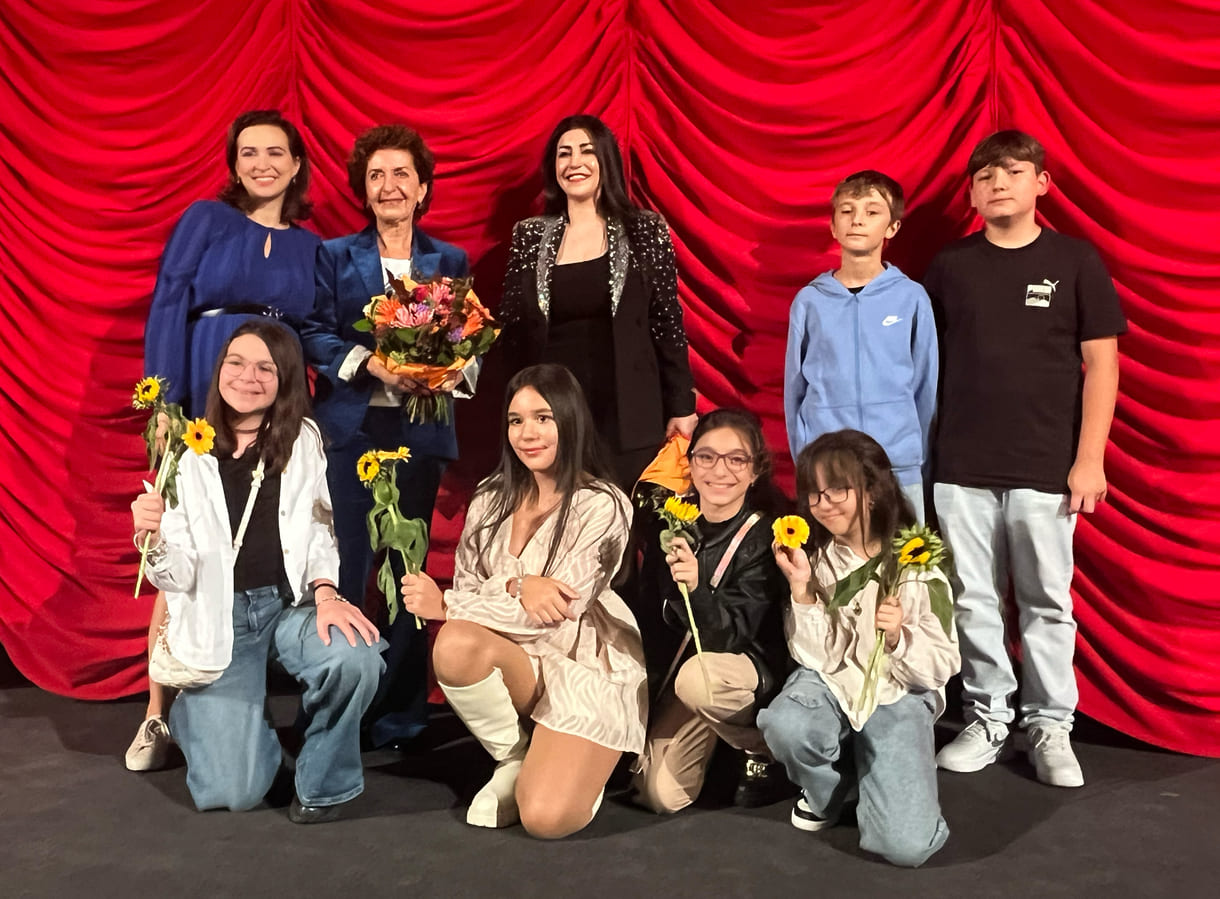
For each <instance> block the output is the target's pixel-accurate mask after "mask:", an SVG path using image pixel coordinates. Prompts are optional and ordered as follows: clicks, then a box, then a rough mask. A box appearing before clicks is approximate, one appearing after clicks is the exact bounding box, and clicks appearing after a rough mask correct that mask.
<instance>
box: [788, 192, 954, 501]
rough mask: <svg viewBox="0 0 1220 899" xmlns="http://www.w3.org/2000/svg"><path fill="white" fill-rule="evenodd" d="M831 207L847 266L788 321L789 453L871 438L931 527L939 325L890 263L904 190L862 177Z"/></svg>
mask: <svg viewBox="0 0 1220 899" xmlns="http://www.w3.org/2000/svg"><path fill="white" fill-rule="evenodd" d="M831 206H832V209H831V217H830V233H831V234H833V235H834V238H835V240H837V241H838V242H839V246H840V247H841V259H840V264H839V267H838V268H837V269H835V270H834V271H831V272H826V273H825V274H823V275H819V276H818V277H817V278H815V279H814V281H813V282H812V283H811V284H809V286H807V287H805V288H803V289H802V290H801V292H800V293H798V294H797V295H796V299H795V300H794V301H793V303H792V310H791V312H790V313H789V316H788V352H787V356H786V359H785V361H784V420H785V423H786V425H787V428H788V448H789V449H790V450H791V452H792V457H793V458H794V459H795V458H796V456H797V454H798V453H799V452H800V451H801V448H802V447H804V446H805V445H806V444H808V443H810V442H812V441H813V440H815V439H816V438H817V437H819V436H821V435H822V434H825V433H827V432H828V431H838V430H842V429H843V428H854V429H856V430H858V431H863V432H864V433H866V434H868V435H869V436H870V437H872V438H873V439H874V440H876V441H877V442H878V443H880V444H881V446H882V447H884V449H885V452H886V454H887V455H888V456H889V457H890V464H891V465H892V466H893V468H894V474H895V475H896V476H897V477H898V483H899V484H901V485H902V489H903V491H904V492H905V493H906V494H907V496H908V497H909V498H910V500H911V502H912V503H913V504H914V506H915V512H916V515H917V517H918V518H919V520H920V521H922V520H923V517H924V490H923V474H922V469H923V465H924V462H925V461H926V460H927V452H928V434H929V429H930V428H931V425H932V413H933V412H934V411H935V409H936V374H937V358H938V357H937V346H936V323H935V321H934V320H933V317H932V305H931V303H930V302H929V300H928V295H927V294H926V293H925V292H924V289H923V288H922V287H920V286H919V285H918V284H917V283H915V282H914V281H912V280H911V279H910V278H908V277H907V276H906V275H904V274H903V273H902V272H900V271H899V270H898V268H897V267H896V266H894V265H890V264H889V263H886V262H882V260H881V253H882V250H883V249H884V247H885V242H886V241H887V240H888V239H890V238H892V237H893V236H894V235H895V234H897V233H898V228H899V226H900V225H901V224H902V211H903V197H902V187H901V186H899V184H898V182H897V181H895V180H894V179H893V178H890V177H889V176H888V175H884V174H882V173H881V172H875V171H872V170H871V169H870V170H866V171H863V172H856V173H855V174H854V175H850V176H848V177H847V178H845V179H844V180H843V181H842V182H841V183H840V184H839V185H838V187H836V188H835V191H834V195H833V197H832V198H831Z"/></svg>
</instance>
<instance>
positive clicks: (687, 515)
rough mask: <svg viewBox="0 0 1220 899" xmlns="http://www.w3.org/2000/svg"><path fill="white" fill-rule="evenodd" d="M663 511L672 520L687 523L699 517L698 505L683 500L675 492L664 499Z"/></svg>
mask: <svg viewBox="0 0 1220 899" xmlns="http://www.w3.org/2000/svg"><path fill="white" fill-rule="evenodd" d="M665 511H666V512H667V513H669V515H671V516H672V517H673V518H674V520H676V521H680V522H682V523H683V524H689V523H690V522H692V521H694V520H695V519H696V518H698V517H699V507H698V506H696V505H695V504H694V503H688V502H684V501H683V500H682V498H681V497H679V496H678V495H677V494H674V495H673V496H671V497H670V498H669V499H667V500H665Z"/></svg>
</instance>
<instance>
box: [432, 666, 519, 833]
mask: <svg viewBox="0 0 1220 899" xmlns="http://www.w3.org/2000/svg"><path fill="white" fill-rule="evenodd" d="M440 687H441V690H443V691H444V693H445V698H446V699H448V700H449V705H450V707H451V708H452V709H453V711H454V712H456V713H457V716H458V717H459V718H461V719H462V721H463V722H465V724H466V727H467V728H469V729H470V732H471V733H472V734H474V737H475V739H477V740H478V741H479V742H480V743H481V744H483V748H484V749H486V750H487V752H488V754H489V755H490V756H491V757H492V758H493V759H495V760H496V762H497V764H496V770H495V773H493V774H492V776H491V780H489V781H488V782H487V784H486V785H485V786H484V787H483V789H481V790H479V792H478V793H476V794H475V797H474V799H473V800H472V801H471V803H470V808H469V809H468V810H467V811H466V823H467V824H473V825H474V826H475V827H508V826H509V825H510V824H516V823H517V821H518V820H519V819H520V816H519V815H518V814H517V799H516V795H515V793H516V787H517V773H518V772H519V771H520V770H521V762H522V760H523V759H524V758H525V748H526V746H527V745H528V744H529V735H528V734H527V733H526V732H525V728H523V727H522V726H521V718H520V716H519V715H518V714H517V709H516V707H514V706H513V699H512V696H511V695H509V692H508V687H506V686H505V685H504V675H503V674H501V673H500V669H499V668H493V669H492V671H491V674H489V675H487V677H485V678H483V679H482V680H481V681H479V682H478V683H477V684H471V685H470V686H468V687H451V686H449V685H448V684H441V685H440Z"/></svg>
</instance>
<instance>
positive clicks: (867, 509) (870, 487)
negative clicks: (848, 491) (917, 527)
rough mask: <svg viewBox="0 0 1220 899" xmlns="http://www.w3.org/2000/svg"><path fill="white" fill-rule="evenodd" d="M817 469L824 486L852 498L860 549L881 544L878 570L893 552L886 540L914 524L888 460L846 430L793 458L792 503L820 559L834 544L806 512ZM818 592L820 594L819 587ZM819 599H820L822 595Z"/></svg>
mask: <svg viewBox="0 0 1220 899" xmlns="http://www.w3.org/2000/svg"><path fill="white" fill-rule="evenodd" d="M819 466H820V467H821V469H822V473H823V475H824V476H825V479H826V482H827V484H828V485H830V486H835V487H851V488H853V489H854V490H855V493H856V512H855V518H854V519H853V520H858V521H860V522H861V523H862V525H863V533H864V543H865V545H867V544H869V543H871V542H873V541H875V540H880V541H881V555H882V565H883V566H884V565H885V564H886V557H888V556H889V555H891V554H892V553H893V549H892V548H891V546H890V538H891V537H893V536H894V534H895V533H896V532H897V531H898V529H899V528H901V527H909V526H910V525H913V524H914V523H915V507H914V506H912V505H911V501H910V500H909V499H907V496H906V494H905V493H903V492H902V488H901V487H900V486H899V484H898V479H897V478H896V477H894V470H893V468H892V467H891V466H890V457H889V456H887V455H886V453H885V450H884V449H882V448H881V444H879V443H878V442H877V441H876V440H874V439H873V438H872V437H869V436H868V435H867V434H865V433H864V432H863V431H853V430H850V429H847V430H842V431H832V432H830V433H829V434H823V435H822V436H821V437H819V438H818V439H817V440H815V441H813V443H811V444H809V445H808V446H806V447H805V448H804V449H803V450H801V452H800V454H799V455H798V456H797V457H796V499H797V506H798V507H799V508H800V510H801V514H802V515H803V516H804V517H805V518H806V519H807V520H808V522H809V533H810V541H811V543H812V544H813V547H814V551H815V553H816V556H815V558H814V560H813V564H814V567H815V568H816V567H817V563H818V561H819V560H824V559H825V558H826V552H827V549H828V547H829V546H830V542H831V540H832V539H833V536H832V535H831V533H830V531H828V530H826V528H824V527H823V526H822V525H821V524H819V523H818V521H817V519H816V518H814V517H813V513H812V512H811V511H810V509H809V495H810V494H811V493H816V492H817V489H818V486H817V485H818V475H817V470H818V467H819ZM818 590H819V591H820V592H821V593H823V594H824V593H825V589H824V588H823V587H821V586H820V585H818ZM823 598H825V597H824V596H823Z"/></svg>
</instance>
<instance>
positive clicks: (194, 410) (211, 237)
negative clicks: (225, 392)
mask: <svg viewBox="0 0 1220 899" xmlns="http://www.w3.org/2000/svg"><path fill="white" fill-rule="evenodd" d="M268 235H270V236H271V252H270V254H268V255H267V256H266V257H264V255H263V250H264V247H265V245H266V242H267V236H268ZM320 244H321V241H320V240H319V239H318V237H317V235H315V234H313V233H312V232H310V231H306V230H305V229H303V228H299V227H296V226H294V227H291V228H286V229H277V228H268V227H266V226H264V225H260V224H258V223H257V222H253V221H251V220H250V219H248V218H247V217H246V214H245V213H244V212H242V211H241V210H240V209H235V208H234V207H232V206H230V205H228V204H227V203H221V202H218V201H216V200H201V201H199V202H196V203H192V204H191V206H190V207H189V208H188V209H187V210H186V212H185V213H184V214H183V216H182V219H181V220H180V221H179V222H178V225H177V227H176V228H174V233H173V235H171V237H170V239H169V243H167V244H166V245H165V252H164V253H163V254H162V256H161V268H160V270H159V271H158V272H157V287H156V290H155V291H154V292H153V299H152V306H151V308H150V309H149V312H148V326H147V328H146V330H145V332H144V373H145V374H146V375H160V376H161V377H164V378H165V379H167V380H168V381H169V391H168V393H167V399H168V400H169V401H170V402H180V403H182V404H183V409H184V411H186V412H187V413H188V414H189V415H191V416H197V415H202V414H203V412H204V406H205V404H206V402H207V395H208V387H209V386H210V385H211V382H212V370H213V368H214V367H215V365H216V356H217V354H218V353H219V352H220V350H221V348H222V347H223V346H224V343H225V341H227V340H228V339H229V335H231V334H232V333H233V332H234V331H235V330H237V328H238V326H239V325H241V324H243V323H244V322H247V321H249V320H250V319H251V318H256V317H257V316H255V315H244V314H234V315H217V316H208V317H203V318H197V316H198V314H199V313H201V312H204V311H207V310H210V309H219V308H222V307H225V306H233V305H238V304H257V305H260V306H270V307H274V308H276V309H278V310H279V311H280V312H281V313H283V315H284V320H285V322H286V323H287V324H289V325H290V326H291V327H292V328H294V329H295V327H296V325H297V323H299V322H300V321H301V320H303V319H304V318H305V316H306V315H308V314H309V312H310V311H311V310H312V309H313V301H314V259H315V258H316V256H317V251H318V246H319V245H320Z"/></svg>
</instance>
